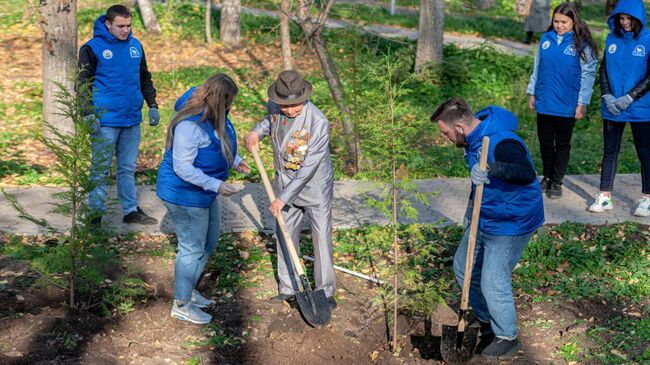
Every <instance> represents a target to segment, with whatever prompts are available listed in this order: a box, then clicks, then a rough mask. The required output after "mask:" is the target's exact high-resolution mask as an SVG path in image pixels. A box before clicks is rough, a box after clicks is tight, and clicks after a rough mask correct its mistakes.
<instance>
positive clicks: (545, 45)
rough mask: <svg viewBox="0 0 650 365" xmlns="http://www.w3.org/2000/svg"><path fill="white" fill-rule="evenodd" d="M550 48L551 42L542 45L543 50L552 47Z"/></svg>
mask: <svg viewBox="0 0 650 365" xmlns="http://www.w3.org/2000/svg"><path fill="white" fill-rule="evenodd" d="M550 46H551V42H550V41H546V42H544V43H542V49H547V48H548V47H550Z"/></svg>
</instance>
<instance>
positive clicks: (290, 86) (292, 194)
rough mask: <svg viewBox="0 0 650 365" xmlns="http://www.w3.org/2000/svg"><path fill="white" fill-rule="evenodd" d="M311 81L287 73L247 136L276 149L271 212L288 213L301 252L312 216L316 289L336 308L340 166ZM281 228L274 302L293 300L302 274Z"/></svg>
mask: <svg viewBox="0 0 650 365" xmlns="http://www.w3.org/2000/svg"><path fill="white" fill-rule="evenodd" d="M311 91H312V87H311V84H310V83H309V82H308V81H307V80H305V79H303V78H302V76H300V74H299V73H298V72H296V71H283V72H281V73H280V74H279V75H278V78H277V79H276V80H275V81H274V82H273V83H272V84H271V86H270V87H269V89H268V96H269V99H270V101H269V102H268V104H267V108H268V114H267V115H266V117H265V118H264V119H263V120H262V121H261V122H259V123H258V124H257V125H256V126H255V127H254V128H253V129H252V130H251V131H250V132H249V133H248V134H247V135H246V137H245V139H244V141H245V143H246V148H248V150H250V151H253V150H254V149H255V150H259V141H260V140H261V139H263V138H264V137H266V136H270V139H271V145H272V147H273V157H274V159H273V166H274V167H275V181H274V183H273V190H274V191H275V195H276V196H277V198H276V200H275V201H273V202H271V206H270V207H269V210H270V211H271V214H273V216H277V215H278V214H282V215H283V216H284V219H285V222H286V225H287V229H288V231H289V234H291V237H292V240H293V243H294V245H295V248H296V252H300V250H299V247H298V243H299V242H300V240H299V238H300V229H301V227H302V221H303V216H304V215H305V214H307V218H308V219H309V223H310V226H311V232H312V246H313V250H314V279H315V282H316V289H317V290H320V289H322V290H323V291H324V292H325V295H326V297H327V301H328V303H329V305H330V307H331V308H332V309H333V308H335V307H336V300H335V299H334V294H335V293H336V276H335V274H334V258H333V246H332V194H333V188H334V182H333V181H334V169H333V168H332V161H331V158H330V150H329V141H330V125H329V122H328V120H327V118H326V117H325V115H323V113H322V112H321V111H320V110H319V109H318V108H317V107H316V106H315V105H314V104H312V103H311V102H310V101H309V100H308V99H309V96H310V95H311ZM279 233H280V228H279V226H276V236H277V241H276V242H277V254H278V261H277V265H278V278H279V291H280V293H279V294H278V295H277V296H274V297H273V298H271V301H272V302H282V301H293V300H295V295H294V293H295V292H296V291H298V290H299V288H298V280H299V279H298V277H297V276H296V274H295V271H294V270H293V265H292V264H291V260H290V258H289V254H288V251H287V249H286V242H285V241H284V237H283V235H281V234H279Z"/></svg>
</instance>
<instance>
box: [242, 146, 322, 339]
mask: <svg viewBox="0 0 650 365" xmlns="http://www.w3.org/2000/svg"><path fill="white" fill-rule="evenodd" d="M253 157H254V158H255V164H256V165H257V169H258V170H259V171H260V176H261V177H262V181H263V182H264V189H265V190H266V194H267V195H268V196H269V200H270V201H271V202H273V201H274V200H275V193H273V188H271V182H270V181H269V177H268V175H267V174H266V170H265V169H264V165H263V164H262V160H261V159H260V155H259V152H258V151H257V149H256V148H253ZM276 219H277V220H278V226H280V230H281V231H282V236H283V237H284V242H285V243H286V246H287V247H286V248H287V251H289V257H290V258H291V263H292V265H293V267H294V269H295V271H296V273H297V274H298V279H299V281H300V284H299V285H300V286H301V287H302V290H301V291H300V292H298V293H295V294H296V301H297V302H298V306H299V307H300V312H301V313H302V316H303V317H304V318H305V320H306V321H307V323H309V324H310V325H312V326H313V327H319V328H320V327H324V326H326V325H327V324H328V323H329V321H330V318H331V315H332V313H331V311H330V306H329V303H328V302H327V297H326V296H325V291H324V290H323V289H320V290H315V291H313V290H311V286H310V285H309V281H308V280H307V275H305V270H304V269H303V267H302V263H301V262H300V258H299V257H298V254H297V253H296V249H295V248H294V246H293V240H292V239H291V235H290V234H289V231H288V230H287V225H286V223H285V222H284V217H283V216H282V213H280V214H278V216H277V217H276Z"/></svg>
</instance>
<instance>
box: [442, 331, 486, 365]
mask: <svg viewBox="0 0 650 365" xmlns="http://www.w3.org/2000/svg"><path fill="white" fill-rule="evenodd" d="M478 331H479V328H478V327H477V326H466V327H465V331H464V332H458V326H447V325H443V326H442V339H441V341H440V354H441V355H442V359H443V360H445V362H446V363H447V364H450V365H456V364H465V363H467V362H468V361H469V360H470V359H471V358H472V356H473V355H474V351H475V350H476V342H477V340H478Z"/></svg>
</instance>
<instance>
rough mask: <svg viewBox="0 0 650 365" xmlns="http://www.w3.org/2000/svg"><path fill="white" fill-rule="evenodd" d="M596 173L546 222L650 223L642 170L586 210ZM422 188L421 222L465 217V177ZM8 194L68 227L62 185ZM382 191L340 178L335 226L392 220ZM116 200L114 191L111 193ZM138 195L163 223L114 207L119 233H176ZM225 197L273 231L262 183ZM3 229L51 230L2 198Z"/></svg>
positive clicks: (568, 189)
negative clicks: (377, 200)
mask: <svg viewBox="0 0 650 365" xmlns="http://www.w3.org/2000/svg"><path fill="white" fill-rule="evenodd" d="M598 181H599V177H598V176H597V175H584V176H569V177H567V178H566V180H565V185H564V196H563V197H562V199H559V200H545V204H544V208H545V213H546V223H562V222H565V221H572V222H580V223H591V224H608V223H617V222H624V221H636V222H641V223H646V224H650V218H637V217H634V215H633V212H634V209H635V208H636V200H637V199H638V198H639V195H640V192H641V179H640V176H639V175H638V174H630V175H618V176H617V177H616V187H615V189H616V191H615V192H614V194H613V196H614V209H613V210H612V211H609V212H606V213H601V214H592V213H589V212H587V211H586V207H587V206H588V204H590V203H591V201H592V199H593V196H595V195H596V194H597V192H598ZM417 185H418V188H419V190H420V191H421V192H432V191H437V192H438V194H437V195H436V196H434V197H432V198H431V199H430V204H429V206H425V205H422V204H420V203H415V206H416V207H417V209H418V210H419V212H420V218H419V221H420V222H422V223H440V224H453V223H460V222H461V221H462V217H463V213H464V211H465V207H466V205H467V197H468V194H469V180H468V179H460V178H448V179H432V180H421V181H418V182H417ZM6 190H7V192H9V193H11V194H14V195H15V196H16V197H17V199H18V201H19V202H20V203H21V204H22V205H23V206H24V207H25V208H26V210H27V211H28V212H30V213H31V214H33V215H34V216H35V217H38V218H47V219H48V220H49V221H50V222H51V224H53V225H54V226H56V227H58V228H59V229H65V227H66V226H67V220H66V219H65V218H64V217H62V216H60V215H57V214H53V213H50V211H51V210H52V208H53V207H54V204H55V200H54V199H53V198H52V196H51V194H52V193H54V192H57V191H60V190H61V189H60V188H48V187H29V188H8V189H6ZM376 192H377V189H373V185H372V184H370V183H366V182H357V181H341V182H336V185H335V190H334V202H333V204H334V208H333V224H334V227H335V228H349V227H355V226H360V225H364V224H372V223H377V224H387V223H388V219H386V217H384V216H383V215H382V214H381V213H380V212H378V211H376V210H373V209H371V208H369V207H368V206H367V205H366V204H365V199H366V197H367V196H369V195H370V196H372V195H373V194H376ZM111 194H112V195H111V196H112V197H113V199H115V191H112V192H111ZM138 196H139V199H140V205H141V207H142V208H143V209H144V210H145V211H146V212H148V213H150V214H151V215H153V216H154V217H156V218H157V219H158V220H159V221H160V222H161V223H160V224H159V225H154V226H141V225H126V224H122V223H121V217H122V215H121V212H119V209H113V212H111V214H110V215H109V222H110V225H111V227H113V228H114V229H115V230H116V231H117V232H120V233H125V232H128V231H138V232H147V233H160V232H165V233H167V232H173V226H172V224H171V221H170V219H169V217H168V216H167V210H166V209H165V207H164V206H163V205H162V203H161V201H160V200H159V199H158V198H157V197H156V194H155V190H154V187H152V186H140V187H139V189H138ZM219 199H221V203H222V205H221V207H222V210H221V221H222V227H223V229H224V231H227V232H233V231H234V232H242V231H250V230H259V231H267V232H270V231H272V230H273V225H274V219H273V217H272V216H271V215H270V214H269V213H268V211H267V207H268V204H269V203H268V199H267V197H266V194H265V192H264V189H263V187H262V186H261V185H260V184H254V183H251V184H246V186H245V189H244V190H243V191H242V192H241V193H240V194H238V195H237V196H234V197H230V198H221V197H220V198H219ZM0 230H2V231H7V232H12V233H22V234H30V235H34V234H42V233H46V232H45V231H44V230H43V229H41V228H39V227H37V226H36V225H35V224H33V223H31V222H27V221H25V220H22V219H19V218H18V217H17V213H16V211H15V210H14V209H13V208H12V207H11V206H10V205H9V203H8V202H7V200H6V199H5V198H4V196H0Z"/></svg>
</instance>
